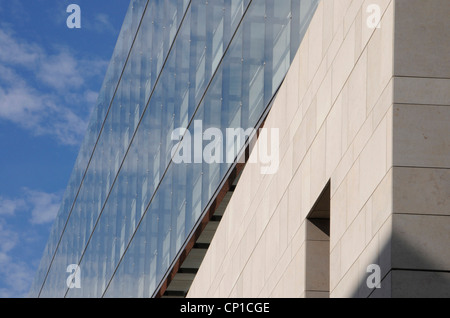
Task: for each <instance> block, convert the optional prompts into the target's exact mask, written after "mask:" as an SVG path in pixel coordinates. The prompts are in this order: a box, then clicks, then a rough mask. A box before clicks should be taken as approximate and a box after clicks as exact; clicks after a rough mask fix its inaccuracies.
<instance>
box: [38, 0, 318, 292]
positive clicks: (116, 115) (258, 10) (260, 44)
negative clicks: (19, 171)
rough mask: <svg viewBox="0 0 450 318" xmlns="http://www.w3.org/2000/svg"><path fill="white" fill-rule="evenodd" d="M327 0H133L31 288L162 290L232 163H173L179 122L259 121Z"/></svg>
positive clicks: (246, 124)
mask: <svg viewBox="0 0 450 318" xmlns="http://www.w3.org/2000/svg"><path fill="white" fill-rule="evenodd" d="M317 2H318V0H277V1H273V0H272V1H269V0H266V1H263V0H258V1H248V0H215V1H209V2H208V5H206V4H205V1H193V2H191V1H187V0H178V1H176V0H172V1H148V2H147V1H143V0H133V1H132V2H131V4H130V8H129V12H128V14H127V17H126V20H125V22H124V25H123V28H122V31H121V35H120V37H119V40H118V43H117V46H116V49H115V52H114V54H113V58H112V61H111V64H110V66H109V69H108V71H107V74H106V78H105V81H104V84H103V87H102V90H101V92H100V97H99V99H98V106H97V108H96V110H95V111H94V113H93V115H92V118H91V122H90V125H89V129H88V133H87V135H86V138H85V140H84V143H83V145H82V148H81V150H80V154H79V157H78V160H77V163H76V165H75V168H74V171H73V174H72V177H71V179H70V182H69V187H68V189H67V191H66V194H65V197H64V201H63V203H62V205H61V209H60V212H59V216H58V218H57V221H56V223H55V225H54V228H53V230H52V234H51V237H50V240H49V242H48V245H47V248H46V251H45V254H44V256H43V259H42V261H41V266H40V268H39V271H38V273H37V276H36V281H35V284H34V285H33V287H32V290H31V295H32V296H37V295H38V294H39V295H40V296H41V297H64V296H68V297H101V296H107V297H116V296H128V297H151V296H152V295H153V293H154V292H155V289H156V288H157V287H158V284H159V283H160V281H161V280H162V279H163V278H164V275H165V274H166V272H167V271H168V270H169V269H170V266H171V263H172V262H173V261H174V260H175V258H176V256H177V253H178V252H179V251H180V249H181V248H182V247H183V244H184V243H185V241H186V239H187V238H188V236H189V235H190V233H191V231H192V230H193V228H194V227H195V225H196V222H197V221H198V220H199V218H200V216H201V214H202V212H203V211H204V209H205V208H206V207H207V205H208V203H209V202H210V200H211V199H212V198H213V196H214V195H215V190H216V189H217V187H218V186H219V184H220V182H221V180H222V179H223V178H224V177H225V175H226V173H227V172H228V170H229V169H230V167H231V164H227V163H223V164H219V163H217V164H206V163H203V164H172V163H171V161H170V156H171V150H172V147H173V146H174V142H173V141H172V140H171V138H170V137H171V133H172V131H173V130H174V129H176V128H179V127H184V128H188V130H189V131H190V133H191V134H192V135H193V133H194V131H193V125H192V124H191V123H193V121H194V120H202V122H203V127H204V129H206V128H208V127H217V128H220V129H222V130H223V131H225V129H226V128H239V127H243V128H248V127H254V126H255V125H257V124H258V121H259V119H260V117H261V115H262V114H263V112H264V110H265V108H266V107H267V105H268V104H269V102H270V100H271V99H272V97H273V95H274V93H275V92H276V90H277V89H278V87H279V85H280V84H281V81H282V80H283V78H284V76H285V74H286V72H287V69H288V67H289V65H290V62H291V60H292V59H293V55H294V54H295V52H296V51H297V48H298V46H299V43H300V40H301V37H302V36H303V32H304V29H305V27H304V26H305V25H307V24H308V22H309V19H310V18H311V16H312V13H313V12H314V9H315V7H316V5H317ZM300 17H302V18H300ZM141 18H142V23H141V24H140V26H139V22H140V20H141ZM137 30H138V33H137V35H136V38H135V40H134V43H133V46H132V41H133V39H134V35H135V34H136V31H137ZM299 30H301V31H299ZM131 46H132V49H131V51H130V52H129V48H130V47H131ZM224 53H225V55H224ZM124 66H125V68H124ZM86 167H87V169H86ZM66 221H67V222H66ZM70 264H80V268H81V271H82V276H81V277H82V288H81V289H70V290H69V289H68V288H67V286H66V278H67V277H68V273H66V268H67V266H68V265H70ZM47 271H48V275H47Z"/></svg>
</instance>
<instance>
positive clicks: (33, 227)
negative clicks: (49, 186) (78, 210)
mask: <svg viewBox="0 0 450 318" xmlns="http://www.w3.org/2000/svg"><path fill="white" fill-rule="evenodd" d="M60 202H61V194H60V193H47V192H43V191H37V190H31V189H26V188H24V189H23V192H22V197H21V198H5V197H0V286H1V287H0V298H11V297H26V295H27V293H28V291H29V289H30V285H31V282H32V281H33V277H34V275H35V271H36V266H37V264H38V259H36V260H33V261H31V262H24V261H22V259H23V257H22V255H27V259H30V257H32V258H38V257H40V256H41V255H40V252H36V251H34V250H30V248H29V244H30V243H31V242H32V241H36V240H37V238H38V237H39V236H40V234H39V230H40V229H42V228H46V227H48V226H50V224H51V223H52V222H53V221H54V219H55V216H56V214H57V212H58V209H59V206H60ZM11 220H14V222H11ZM7 221H9V222H7ZM15 224H20V225H15ZM44 233H48V232H47V230H45V231H44ZM39 239H42V238H41V237H39Z"/></svg>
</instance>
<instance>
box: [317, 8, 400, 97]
mask: <svg viewBox="0 0 450 318" xmlns="http://www.w3.org/2000/svg"><path fill="white" fill-rule="evenodd" d="M392 1H393V0H390V1H389V3H388V4H387V6H386V10H384V12H383V14H382V16H381V19H380V23H381V20H383V18H384V16H385V14H386V11H387V9H388V8H389V6H390V5H391V3H392ZM354 23H355V22H354V21H353V23H352V24H354ZM342 24H344V22H343V21H342ZM350 29H351V26H350V28H349V29H348V31H347V33H346V34H345V35H344V37H343V39H342V42H341V45H340V46H339V49H338V50H337V51H336V54H335V56H334V58H333V60H332V61H331V64H330V68H331V67H332V65H333V63H334V61H335V60H336V57H337V55H338V53H339V52H340V51H341V49H342V46H343V45H344V42H345V39H346V38H347V36H348V35H349V33H350ZM377 30H378V29H375V30H374V31H373V32H372V33H371V35H370V37H369V38H368V39H367V42H366V43H365V45H364V47H362V48H361V53H360V55H359V56H358V58H357V59H356V61H355V62H354V66H353V68H352V70H351V72H350V74H349V76H348V77H347V79H346V80H345V82H344V84H343V85H342V88H341V89H340V90H339V92H338V94H337V95H336V96H337V97H338V96H339V95H341V94H342V91H343V89H344V87H345V85H346V84H347V82H348V81H349V79H350V75H351V73H353V71H354V69H355V67H356V65H357V64H358V62H359V61H360V59H361V56H362V55H363V53H364V51H365V50H366V49H368V45H369V43H370V41H371V40H372V38H373V37H374V35H375V32H377ZM378 32H381V31H379V30H378ZM330 46H331V45H330ZM328 50H329V48H328V49H327V53H328ZM316 73H317V72H316ZM392 73H393V72H392ZM367 80H368V78H367V77H366V87H368V86H367ZM383 91H384V90H383ZM337 97H336V99H337ZM366 98H367V97H366ZM378 100H379V99H378ZM378 100H376V101H375V103H374V105H376V104H377V103H378ZM334 102H335V100H334V101H333V100H332V101H331V103H332V104H334ZM366 104H367V101H366Z"/></svg>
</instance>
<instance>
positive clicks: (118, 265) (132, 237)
mask: <svg viewBox="0 0 450 318" xmlns="http://www.w3.org/2000/svg"><path fill="white" fill-rule="evenodd" d="M251 2H252V0H251V1H250V2H249V4H248V6H247V8H246V10H245V12H244V14H243V16H242V18H241V20H240V22H239V25H238V26H237V28H236V30H235V32H234V34H233V36H232V38H231V39H230V42H229V44H228V46H227V49H226V50H225V52H224V54H223V56H222V59H221V60H220V62H219V64H218V66H217V68H216V71H215V72H214V74H213V76H212V77H211V79H210V81H209V84H208V86H207V87H206V88H205V93H204V94H203V96H202V98H201V100H200V101H199V103H198V105H197V107H196V111H195V112H194V114H193V115H192V118H191V120H190V122H189V124H188V127H189V125H190V124H191V123H192V121H193V119H194V117H195V114H196V113H197V111H198V108H199V106H200V104H201V103H202V102H203V98H204V96H205V95H206V92H207V91H208V89H209V87H210V85H211V82H212V80H213V79H214V78H215V75H216V74H217V71H218V69H219V68H220V66H221V64H222V61H223V59H224V56H225V55H226V52H227V51H228V49H229V47H230V46H231V43H232V41H233V39H234V37H235V35H236V33H237V31H238V30H239V27H240V25H241V23H242V21H243V18H244V16H245V14H246V13H247V10H248V8H249V7H250V4H251ZM190 4H191V2H189V5H190ZM186 12H187V10H186ZM183 137H184V136H183ZM172 162H173V161H172V159H171V160H170V162H169V164H168V166H167V167H166V169H165V171H164V173H163V175H162V177H161V179H160V181H159V183H158V185H157V187H156V189H155V191H154V193H153V195H152V197H151V199H150V202H149V203H148V205H147V207H146V210H145V212H144V213H143V215H142V217H141V219H140V220H139V222H138V225H137V226H136V229H135V231H134V232H133V235H132V236H131V239H130V241H129V242H128V244H127V247H126V249H125V251H124V253H123V255H122V257H121V259H120V260H119V263H118V264H117V266H116V268H115V270H114V273H113V275H112V276H111V279H110V280H109V282H108V284H107V286H106V288H105V291H104V292H103V294H102V297H104V295H105V293H106V292H107V290H108V288H109V285H110V284H111V282H112V280H113V278H114V276H115V273H116V272H117V270H118V268H119V267H120V264H121V263H122V260H123V257H124V256H125V254H126V253H127V251H128V248H129V246H130V244H131V242H132V241H133V239H134V236H135V235H136V233H137V230H138V228H139V226H140V224H141V222H142V220H143V218H144V217H145V215H146V214H147V211H148V209H149V207H150V205H151V203H152V201H153V198H154V197H155V195H156V193H157V191H158V189H159V187H160V185H161V183H162V181H163V179H164V177H165V175H166V174H167V171H168V169H169V168H170V166H171V164H172ZM172 265H173V262H172Z"/></svg>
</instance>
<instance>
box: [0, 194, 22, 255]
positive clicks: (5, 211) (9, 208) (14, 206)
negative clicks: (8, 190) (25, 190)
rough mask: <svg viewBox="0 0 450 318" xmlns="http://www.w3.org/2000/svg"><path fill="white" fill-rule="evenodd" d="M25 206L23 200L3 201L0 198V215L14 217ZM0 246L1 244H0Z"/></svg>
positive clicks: (0, 236) (0, 237) (0, 235)
mask: <svg viewBox="0 0 450 318" xmlns="http://www.w3.org/2000/svg"><path fill="white" fill-rule="evenodd" d="M25 206H26V203H25V200H23V199H14V200H10V199H5V198H3V197H1V196H0V215H3V216H5V215H9V216H12V215H14V214H15V213H16V212H17V211H19V210H20V209H23V208H24V207H25ZM1 239H2V234H1V233H0V240H1ZM0 244H1V243H0ZM0 250H1V247H0Z"/></svg>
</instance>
